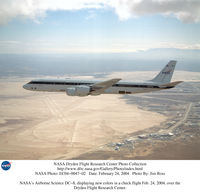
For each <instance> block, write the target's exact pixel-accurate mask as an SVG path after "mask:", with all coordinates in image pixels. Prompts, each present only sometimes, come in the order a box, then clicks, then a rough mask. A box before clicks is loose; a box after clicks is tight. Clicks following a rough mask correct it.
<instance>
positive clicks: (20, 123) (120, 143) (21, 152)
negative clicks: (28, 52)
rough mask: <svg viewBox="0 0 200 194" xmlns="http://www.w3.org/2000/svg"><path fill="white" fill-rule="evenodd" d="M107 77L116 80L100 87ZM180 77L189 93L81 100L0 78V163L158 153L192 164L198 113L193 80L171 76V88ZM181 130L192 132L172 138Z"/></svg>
mask: <svg viewBox="0 0 200 194" xmlns="http://www.w3.org/2000/svg"><path fill="white" fill-rule="evenodd" d="M154 74H155V72H132V73H130V72H124V73H121V77H122V78H123V79H127V80H131V78H132V77H134V79H135V81H136V80H137V81H138V80H141V79H143V77H145V76H146V78H147V79H148V76H149V77H153V75H154ZM186 75H187V76H186ZM77 77H78V76H77ZM110 77H119V73H115V72H114V73H112V74H109V75H107V74H106V75H105V76H104V79H105V78H110ZM174 77H175V76H174ZM186 77H188V80H185V81H186V82H188V81H190V82H188V83H189V86H188V83H186V84H185V85H184V84H183V85H180V86H178V87H177V88H174V89H171V90H167V91H160V92H156V93H148V94H139V95H127V96H124V95H100V96H88V97H69V96H67V95H66V94H65V93H48V92H32V91H26V90H24V89H23V88H22V86H23V84H25V83H26V82H28V81H30V80H31V79H32V78H22V77H8V78H0V87H1V91H0V110H1V111H0V159H163V150H166V154H165V155H164V158H165V159H166V158H168V159H177V156H178V159H183V158H184V159H196V158H197V157H200V155H199V151H198V150H197V151H198V152H197V151H195V149H194V147H196V145H200V143H199V140H198V139H197V138H196V137H197V136H198V134H199V126H200V123H199V121H198V118H197V119H196V120H192V121H191V122H189V121H188V119H189V116H192V115H196V112H198V111H199V108H198V107H199V99H200V98H199V97H200V87H199V82H198V81H199V78H200V74H199V73H192V72H178V73H176V78H178V80H183V79H185V78H186ZM78 78H83V77H78ZM84 78H87V79H88V78H93V77H92V76H85V77H84ZM181 78H182V79H181ZM132 80H133V79H132ZM191 81H192V82H191ZM195 84H196V85H195ZM191 86H192V87H191ZM188 88H189V91H188ZM188 97H190V98H188ZM179 98H180V99H179ZM191 114H192V115H191ZM197 121H198V122H197ZM185 123H186V124H187V125H188V126H189V127H191V126H192V125H191V124H193V126H192V127H193V128H194V129H193V131H192V130H190V131H189V132H188V133H189V135H188V136H184V137H183V136H182V135H180V134H181V133H178V131H177V134H176V133H175V131H176V130H177V129H178V128H181V129H180V130H182V129H185V128H187V127H186V126H185V125H184V124H185ZM194 123H195V126H194ZM189 124H190V125H189ZM180 130H179V131H180ZM185 130H186V129H185ZM182 131H183V133H182V134H184V130H182ZM190 133H195V134H190ZM162 134H165V135H163V136H162ZM162 137H163V138H162ZM194 137H195V138H196V139H194ZM183 138H185V139H184V141H183ZM194 140H195V141H194ZM181 141H183V142H182V144H181ZM179 142H180V143H179ZM194 143H196V144H194ZM176 144H177V145H176ZM187 145H190V146H187ZM170 146H171V147H176V149H170ZM184 146H185V148H187V149H189V148H191V149H189V150H188V152H190V151H191V150H193V152H192V153H193V154H190V157H187V156H188V155H187V154H186V155H184V154H181V153H183V152H184V150H186V151H187V149H184ZM155 153H156V155H155ZM159 153H160V155H159ZM177 153H179V154H177ZM190 153H191V152H190ZM183 155H184V157H182V156H183ZM175 156H176V157H175ZM194 156H196V157H194Z"/></svg>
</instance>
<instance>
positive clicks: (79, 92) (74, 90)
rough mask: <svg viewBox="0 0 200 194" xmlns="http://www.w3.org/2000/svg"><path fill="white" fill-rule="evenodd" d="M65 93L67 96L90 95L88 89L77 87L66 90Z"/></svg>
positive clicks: (86, 87)
mask: <svg viewBox="0 0 200 194" xmlns="http://www.w3.org/2000/svg"><path fill="white" fill-rule="evenodd" d="M66 93H67V95H68V96H88V95H89V93H90V87H88V86H77V87H72V88H67V90H66Z"/></svg>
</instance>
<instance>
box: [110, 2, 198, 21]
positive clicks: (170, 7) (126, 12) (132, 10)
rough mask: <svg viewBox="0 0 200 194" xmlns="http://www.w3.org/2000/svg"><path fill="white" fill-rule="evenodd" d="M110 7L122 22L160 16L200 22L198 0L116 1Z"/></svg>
mask: <svg viewBox="0 0 200 194" xmlns="http://www.w3.org/2000/svg"><path fill="white" fill-rule="evenodd" d="M111 6H113V7H114V8H115V11H116V13H117V14H118V15H119V17H120V18H121V19H122V20H124V19H128V18H130V17H136V16H144V15H154V14H161V15H165V16H169V15H173V16H175V17H176V18H178V19H179V20H181V21H183V22H200V1H199V0H117V1H112V2H111Z"/></svg>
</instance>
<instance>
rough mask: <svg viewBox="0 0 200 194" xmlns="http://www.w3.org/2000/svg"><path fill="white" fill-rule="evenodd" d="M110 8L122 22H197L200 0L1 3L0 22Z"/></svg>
mask: <svg viewBox="0 0 200 194" xmlns="http://www.w3.org/2000/svg"><path fill="white" fill-rule="evenodd" d="M102 8H112V9H114V10H115V12H116V14H117V15H118V16H119V18H120V19H121V20H125V19H128V18H131V17H138V16H144V15H154V14H161V15H165V16H171V15H172V16H175V17H176V18H178V19H179V20H181V21H183V22H200V1H199V0H73V1H72V0H0V23H1V24H3V23H7V22H8V21H10V20H12V19H14V18H16V17H21V18H28V19H32V20H34V21H38V18H40V17H45V13H46V11H57V10H65V11H73V10H80V9H102Z"/></svg>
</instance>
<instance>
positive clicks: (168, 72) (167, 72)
mask: <svg viewBox="0 0 200 194" xmlns="http://www.w3.org/2000/svg"><path fill="white" fill-rule="evenodd" d="M171 71H172V69H169V70H168V71H163V72H162V74H170V73H171Z"/></svg>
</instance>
